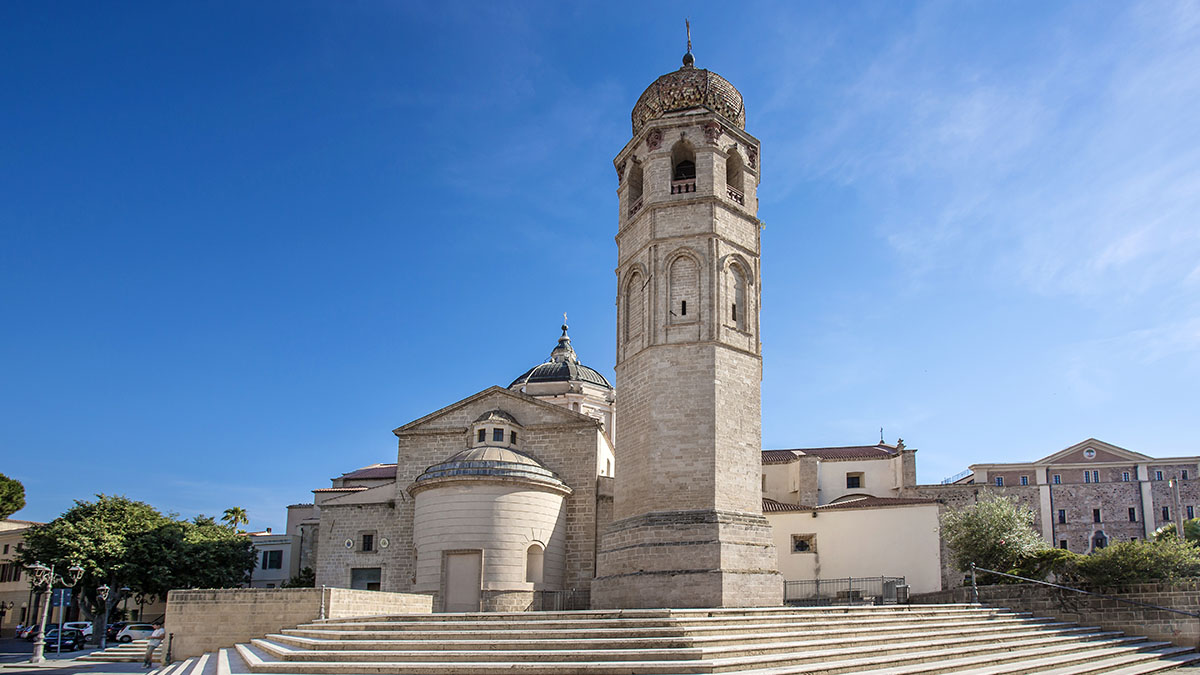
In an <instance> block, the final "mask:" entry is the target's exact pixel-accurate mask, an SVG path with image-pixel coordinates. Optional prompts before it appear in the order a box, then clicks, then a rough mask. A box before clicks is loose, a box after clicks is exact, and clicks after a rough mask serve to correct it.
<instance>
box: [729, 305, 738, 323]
mask: <svg viewBox="0 0 1200 675" xmlns="http://www.w3.org/2000/svg"><path fill="white" fill-rule="evenodd" d="M729 318H731V319H733V320H734V321H737V303H736V302H735V303H733V304H732V305H730V307H729Z"/></svg>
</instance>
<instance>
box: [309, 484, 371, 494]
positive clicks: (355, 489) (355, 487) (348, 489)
mask: <svg viewBox="0 0 1200 675" xmlns="http://www.w3.org/2000/svg"><path fill="white" fill-rule="evenodd" d="M370 489H371V488H368V487H364V486H362V485H349V486H347V487H340V488H317V489H316V490H313V492H362V491H363V490H370Z"/></svg>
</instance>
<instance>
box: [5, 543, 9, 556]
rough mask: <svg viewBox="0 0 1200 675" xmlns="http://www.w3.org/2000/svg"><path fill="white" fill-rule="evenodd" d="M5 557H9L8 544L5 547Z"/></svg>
mask: <svg viewBox="0 0 1200 675" xmlns="http://www.w3.org/2000/svg"><path fill="white" fill-rule="evenodd" d="M4 555H8V544H5V545H4Z"/></svg>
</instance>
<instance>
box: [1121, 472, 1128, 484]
mask: <svg viewBox="0 0 1200 675" xmlns="http://www.w3.org/2000/svg"><path fill="white" fill-rule="evenodd" d="M1121 480H1122V481H1124V482H1126V483H1128V482H1129V472H1128V471H1122V472H1121Z"/></svg>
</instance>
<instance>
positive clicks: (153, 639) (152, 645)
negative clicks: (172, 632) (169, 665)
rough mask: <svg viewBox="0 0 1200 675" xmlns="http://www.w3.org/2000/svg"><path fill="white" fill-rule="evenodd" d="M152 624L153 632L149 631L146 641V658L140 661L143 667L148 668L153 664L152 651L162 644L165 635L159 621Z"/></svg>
mask: <svg viewBox="0 0 1200 675" xmlns="http://www.w3.org/2000/svg"><path fill="white" fill-rule="evenodd" d="M152 625H153V626H154V632H153V633H150V640H149V642H147V643H146V658H145V660H143V661H142V667H143V668H150V667H152V666H153V665H154V652H155V650H157V649H158V646H159V645H161V644H162V641H163V638H164V637H166V635H167V632H166V631H165V630H163V627H162V624H161V623H155V624H152Z"/></svg>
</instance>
